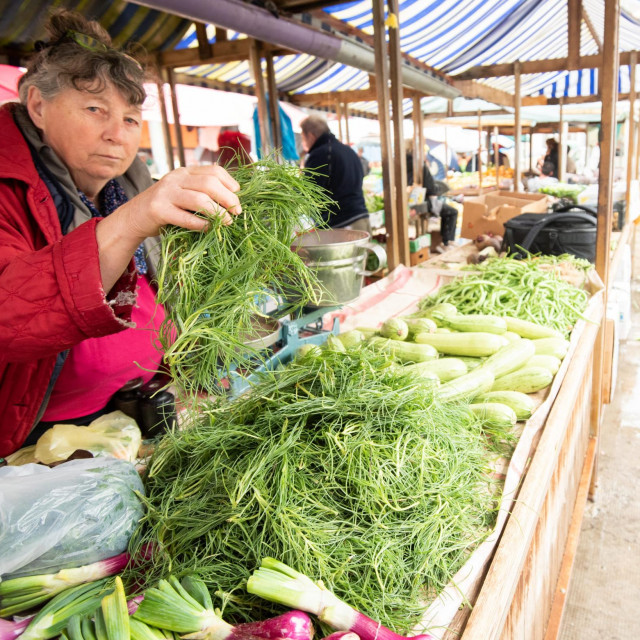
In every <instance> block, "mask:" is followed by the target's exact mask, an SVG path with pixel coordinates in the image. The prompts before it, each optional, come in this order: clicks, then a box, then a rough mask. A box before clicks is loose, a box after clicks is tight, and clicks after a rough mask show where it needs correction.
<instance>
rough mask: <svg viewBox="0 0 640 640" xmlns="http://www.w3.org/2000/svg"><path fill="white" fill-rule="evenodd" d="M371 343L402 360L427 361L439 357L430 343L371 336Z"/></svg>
mask: <svg viewBox="0 0 640 640" xmlns="http://www.w3.org/2000/svg"><path fill="white" fill-rule="evenodd" d="M369 344H371V345H372V346H373V347H374V348H375V349H378V350H379V351H382V352H383V353H388V354H389V355H391V356H393V357H394V358H395V359H396V360H399V361H400V362H407V363H408V362H426V361H427V360H435V359H436V358H437V357H438V352H437V351H436V350H435V348H434V347H432V346H431V345H428V344H416V343H415V342H402V341H401V340H389V339H387V338H371V339H370V340H369Z"/></svg>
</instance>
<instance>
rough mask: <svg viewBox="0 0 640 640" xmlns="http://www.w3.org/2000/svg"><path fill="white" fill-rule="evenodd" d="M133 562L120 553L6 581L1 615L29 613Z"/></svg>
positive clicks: (0, 594)
mask: <svg viewBox="0 0 640 640" xmlns="http://www.w3.org/2000/svg"><path fill="white" fill-rule="evenodd" d="M129 561H130V556H129V554H128V553H120V554H118V555H117V556H114V557H113V558H108V559H107V560H101V561H100V562H94V563H92V564H88V565H85V566H84V567H77V568H74V569H62V570H60V571H58V572H57V573H53V574H44V575H39V576H25V577H22V578H10V579H9V580H3V581H2V582H0V616H2V617H5V616H10V615H13V614H14V613H19V612H21V611H27V610H29V609H32V608H33V607H35V606H36V605H38V604H40V603H42V602H44V601H46V600H49V599H50V598H53V596H55V595H56V594H58V593H60V592H62V591H65V590H66V589H68V588H69V587H73V586H75V585H78V584H82V583H85V582H93V581H94V580H99V579H100V578H106V577H108V576H112V575H114V574H116V573H119V572H120V571H122V570H123V569H124V568H125V567H126V566H127V564H128V563H129Z"/></svg>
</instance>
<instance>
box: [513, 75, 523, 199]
mask: <svg viewBox="0 0 640 640" xmlns="http://www.w3.org/2000/svg"><path fill="white" fill-rule="evenodd" d="M514 80H515V83H514V95H513V101H514V104H513V106H514V108H515V113H514V117H513V128H514V132H513V137H514V140H515V143H516V148H515V159H514V167H513V184H514V190H515V191H520V181H521V175H522V162H521V157H522V123H521V120H520V103H521V101H522V96H521V95H520V94H521V87H522V85H521V79H520V64H519V63H516V66H515V77H514Z"/></svg>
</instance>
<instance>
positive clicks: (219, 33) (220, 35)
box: [216, 25, 229, 43]
mask: <svg viewBox="0 0 640 640" xmlns="http://www.w3.org/2000/svg"><path fill="white" fill-rule="evenodd" d="M228 39H229V34H228V33H227V30H226V29H223V28H222V27H219V26H217V25H216V42H218V43H219V42H226V41H227V40H228Z"/></svg>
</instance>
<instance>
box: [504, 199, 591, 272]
mask: <svg viewBox="0 0 640 640" xmlns="http://www.w3.org/2000/svg"><path fill="white" fill-rule="evenodd" d="M597 225H598V217H597V213H596V212H595V211H594V210H593V209H591V208H590V207H587V206H581V205H573V206H571V208H570V209H569V210H568V211H555V212H553V213H523V214H521V215H519V216H516V217H515V218H511V220H507V221H506V222H505V223H504V240H503V244H502V250H503V251H507V253H508V254H509V255H511V256H512V257H514V258H525V257H526V256H527V255H528V254H529V253H534V254H535V253H541V254H543V255H550V256H559V255H561V254H563V253H571V254H573V255H574V256H576V257H577V258H584V259H586V260H589V261H590V262H595V259H596V231H597Z"/></svg>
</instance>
